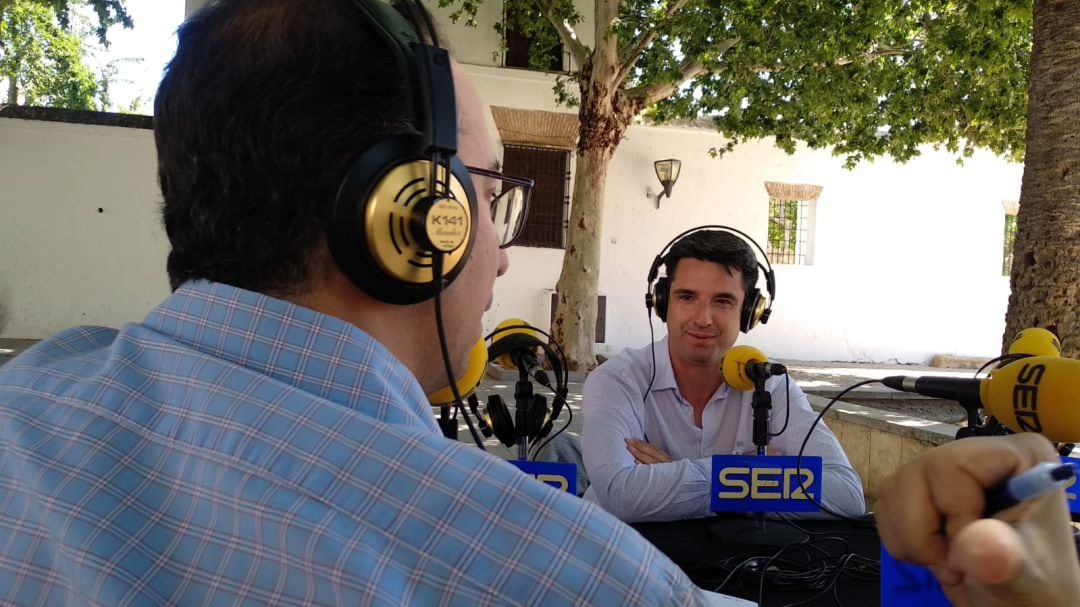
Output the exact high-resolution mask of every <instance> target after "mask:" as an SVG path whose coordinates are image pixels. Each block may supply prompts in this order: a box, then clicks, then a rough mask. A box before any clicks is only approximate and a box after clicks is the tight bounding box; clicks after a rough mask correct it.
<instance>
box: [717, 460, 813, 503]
mask: <svg viewBox="0 0 1080 607" xmlns="http://www.w3.org/2000/svg"><path fill="white" fill-rule="evenodd" d="M798 461H799V458H797V457H795V456H790V455H766V456H757V455H714V456H713V458H712V483H711V485H712V500H711V510H712V511H713V512H816V511H817V510H818V507H817V506H815V505H814V502H813V501H811V498H813V500H815V501H818V502H820V501H821V458H820V457H813V456H805V457H803V458H802V461H801V463H799V464H798V465H796V464H797V462H798ZM804 487H805V490H804V489H803V488H804ZM808 494H809V495H808Z"/></svg>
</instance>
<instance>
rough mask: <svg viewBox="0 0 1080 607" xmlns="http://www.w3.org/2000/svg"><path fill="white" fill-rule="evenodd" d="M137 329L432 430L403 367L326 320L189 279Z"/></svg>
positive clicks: (351, 330) (366, 338) (349, 329)
mask: <svg viewBox="0 0 1080 607" xmlns="http://www.w3.org/2000/svg"><path fill="white" fill-rule="evenodd" d="M144 324H145V325H146V326H148V327H149V328H151V329H154V330H156V331H158V332H160V333H163V334H166V335H168V336H170V337H172V338H174V339H176V340H178V341H180V342H183V343H185V344H187V345H189V346H191V347H193V348H194V349H196V350H199V351H201V352H203V353H205V354H208V355H210V356H214V357H216V358H220V359H223V360H226V361H229V362H232V363H234V364H237V365H240V366H243V367H246V368H248V369H251V370H254V371H256V372H259V373H262V374H264V375H268V376H270V377H273V378H274V379H277V380H279V381H282V382H285V383H287V384H290V385H292V386H295V387H297V388H299V389H301V390H304V391H305V392H308V393H311V394H315V395H317V396H320V397H322V398H326V399H327V400H330V401H333V402H335V403H337V404H339V405H343V406H346V407H349V408H351V409H355V410H358V411H361V412H363V413H366V414H369V415H373V416H375V417H378V418H380V419H383V420H384V421H404V419H403V417H402V414H403V413H404V414H405V416H404V417H405V418H411V419H413V420H415V421H419V422H421V423H422V425H425V426H430V427H435V420H434V416H433V415H432V413H431V406H430V405H429V404H428V402H427V397H426V396H425V395H424V391H423V389H422V388H421V387H420V384H419V382H418V381H417V380H416V377H415V376H413V374H412V373H411V372H410V371H409V369H408V368H407V367H406V366H405V365H404V364H402V363H401V361H399V360H398V359H397V358H396V357H394V355H393V354H391V353H390V351H389V350H387V349H386V347H384V346H383V345H382V344H381V343H379V342H378V341H376V340H375V339H374V338H373V337H371V336H370V335H368V334H367V333H365V332H364V331H362V330H360V329H359V328H357V327H356V326H355V325H352V324H350V323H347V322H345V321H343V320H341V319H338V318H335V317H333V316H329V315H327V314H322V313H320V312H316V311H314V310H311V309H308V308H304V307H301V306H297V305H294V304H291V303H289V302H287V301H283V300H280V299H275V298H273V297H269V296H266V295H262V294H260V293H255V292H252V291H247V290H244V289H240V288H237V287H233V286H230V285H226V284H221V283H215V282H208V281H194V282H188V283H185V284H184V285H182V286H181V287H180V288H179V289H177V290H176V292H174V293H173V294H172V295H171V296H169V297H168V298H167V299H165V301H164V302H162V303H161V305H159V306H158V307H157V308H155V309H154V310H153V311H152V312H151V313H150V314H149V315H148V316H147V317H146V320H145V321H144ZM402 407H404V408H405V409H407V411H402V410H401V408H402ZM416 416H419V419H416Z"/></svg>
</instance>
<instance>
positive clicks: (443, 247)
mask: <svg viewBox="0 0 1080 607" xmlns="http://www.w3.org/2000/svg"><path fill="white" fill-rule="evenodd" d="M425 219H426V221H425V223H424V231H425V232H426V233H427V237H428V240H429V241H430V242H431V244H432V246H434V247H435V248H436V249H437V250H439V251H442V252H443V253H449V252H451V251H454V250H457V248H458V247H460V246H461V245H462V244H464V243H465V238H466V237H468V235H469V215H468V213H466V212H465V207H463V206H462V205H461V203H460V202H458V201H456V200H454V199H452V198H440V199H439V200H436V201H435V203H434V204H432V205H431V208H430V209H428V212H427V214H426V215H425Z"/></svg>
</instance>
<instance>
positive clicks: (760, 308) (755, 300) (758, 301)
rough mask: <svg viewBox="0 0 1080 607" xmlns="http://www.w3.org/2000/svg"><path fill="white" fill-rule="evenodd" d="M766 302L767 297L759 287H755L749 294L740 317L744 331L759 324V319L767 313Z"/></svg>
mask: <svg viewBox="0 0 1080 607" xmlns="http://www.w3.org/2000/svg"><path fill="white" fill-rule="evenodd" d="M765 303H766V302H765V298H764V297H763V296H762V295H761V291H760V290H758V289H754V290H753V291H752V292H751V293H749V294H748V295H747V298H746V302H745V303H744V304H743V309H742V312H741V316H740V318H739V325H740V327H739V328H740V329H741V330H742V332H743V333H746V332H748V331H750V329H753V328H754V327H756V326H757V324H758V321H760V320H761V317H762V315H763V314H764V313H765Z"/></svg>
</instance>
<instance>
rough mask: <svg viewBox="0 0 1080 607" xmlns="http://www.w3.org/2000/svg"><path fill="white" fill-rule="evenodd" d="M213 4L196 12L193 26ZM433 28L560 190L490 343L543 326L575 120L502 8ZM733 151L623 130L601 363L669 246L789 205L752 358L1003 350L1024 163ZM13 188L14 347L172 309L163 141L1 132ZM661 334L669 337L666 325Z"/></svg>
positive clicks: (59, 131)
mask: <svg viewBox="0 0 1080 607" xmlns="http://www.w3.org/2000/svg"><path fill="white" fill-rule="evenodd" d="M431 4H432V5H435V4H436V3H434V2H432V3H431ZM197 5H201V2H200V1H199V0H188V2H187V6H188V10H189V12H190V10H192V9H193V8H194V7H195V6H197ZM433 10H434V12H435V14H436V17H437V19H438V20H439V21H440V26H441V28H442V31H443V35H444V37H445V38H447V39H449V41H450V42H449V45H450V47H451V50H452V51H453V53H454V55H455V56H456V57H457V58H458V60H459V61H461V62H462V63H463V64H465V67H466V71H467V72H469V73H470V74H471V75H472V77H473V79H474V80H475V82H476V83H477V85H478V87H479V89H480V92H481V95H482V96H483V97H484V99H485V101H486V102H487V103H489V104H490V105H491V106H492V110H493V111H492V116H493V119H492V133H493V134H496V133H497V134H499V135H500V136H501V137H500V138H501V140H502V142H503V144H504V147H503V153H504V164H505V165H507V171H508V172H512V171H513V169H514V167H515V166H517V167H520V166H522V165H523V163H525V164H529V166H534V167H537V168H536V169H534V170H537V171H543V172H545V175H546V176H544V177H542V179H543V180H544V183H545V186H544V192H543V193H541V192H539V191H538V192H537V194H538V199H537V200H534V207H533V208H534V214H533V216H532V217H531V218H530V221H531V222H532V225H530V232H529V235H530V236H529V237H530V241H531V243H532V245H533V246H517V247H515V248H513V249H511V251H510V270H509V272H508V273H507V274H506V275H505V276H504V277H503V278H502V279H501V280H500V281H498V282H497V284H496V287H495V288H496V294H495V303H494V305H493V307H492V310H491V312H490V314H489V316H488V318H487V324H488V328H492V327H494V325H495V324H496V323H497V322H499V321H500V320H502V319H503V318H506V317H520V318H524V319H525V320H527V321H530V322H533V323H536V324H538V325H540V326H547V323H548V318H549V315H550V301H551V293H552V291H553V289H554V286H555V282H556V280H557V279H558V275H559V269H560V266H561V261H562V249H561V248H559V247H558V243H559V242H560V241H561V240H562V222H564V221H565V217H566V216H567V214H568V203H569V193H570V192H571V191H572V190H571V186H572V180H573V165H574V162H573V160H574V159H573V147H574V134H575V123H576V116H575V114H574V113H573V110H569V109H567V108H563V107H558V106H556V104H555V102H554V94H553V93H552V85H553V83H554V79H555V77H554V76H553V75H549V74H544V73H539V72H534V71H530V70H526V69H520V68H513V67H504V64H505V63H507V62H508V59H507V53H504V52H501V51H500V50H499V49H500V41H499V39H498V37H497V35H496V33H495V31H494V30H493V28H492V24H493V23H494V22H495V21H496V20H498V18H499V17H500V14H501V10H502V7H501V2H499V1H498V0H488V1H487V2H486V3H485V4H484V6H483V7H482V9H481V11H480V14H479V15H478V18H477V21H478V26H477V27H475V28H469V27H466V26H465V25H464V24H454V23H450V21H449V19H448V12H447V11H446V10H445V9H443V10H440V9H433ZM583 13H585V14H588V12H586V11H583ZM591 32H592V27H591V24H590V23H588V22H586V23H585V24H583V25H582V26H581V28H580V29H579V33H580V35H581V37H582V39H583V41H584V42H585V43H586V44H591V36H592V34H591ZM511 51H513V49H511ZM564 61H569V59H568V58H567V57H564ZM509 63H514V58H513V57H511V58H510V59H509ZM723 143H724V140H723V139H722V138H721V137H720V135H719V134H717V133H716V132H715V131H712V130H709V129H702V128H691V127H677V126H662V127H654V126H644V125H637V126H633V127H631V128H630V129H629V130H628V131H627V136H626V139H625V141H624V142H623V143H622V145H621V146H620V147H619V149H618V152H617V153H616V155H615V157H614V160H613V162H612V165H611V168H610V171H609V174H608V183H607V191H606V202H605V217H604V226H603V253H602V262H601V271H600V285H599V287H600V293H601V294H602V295H603V297H604V314H603V319H602V323H603V332H602V333H603V343H601V344H600V345H599V346H598V352H601V353H611V352H613V351H616V350H618V349H620V348H623V347H628V346H640V345H642V344H644V343H646V342H647V340H648V339H649V324H648V322H647V320H646V310H645V307H644V294H645V291H646V283H645V277H646V273H647V271H648V268H649V265H650V263H651V262H652V259H653V257H654V256H655V255H656V254H657V252H658V251H659V250H660V249H661V248H662V247H663V246H664V244H665V243H667V241H668V240H669V239H670V238H671V237H672V236H673V235H675V234H676V233H678V232H681V231H682V230H685V229H687V228H690V227H693V226H696V225H700V224H709V223H717V224H724V225H729V226H732V227H736V228H738V229H740V230H742V231H744V232H747V233H749V234H751V235H752V236H754V238H755V239H757V240H758V242H759V243H761V245H762V246H768V244H769V243H768V242H767V234H768V226H769V222H770V202H773V203H774V204H773V213H772V214H773V215H774V220H776V219H777V218H776V217H775V215H776V210H777V204H776V203H777V202H781V201H788V202H787V204H788V205H789V208H792V209H797V212H796V213H795V215H794V217H795V221H794V222H791V221H790V217H789V218H788V223H787V224H786V226H785V227H786V229H789V230H793V232H791V233H794V234H795V242H796V246H795V248H794V249H788V248H787V247H786V245H785V247H784V250H781V251H779V253H782V254H784V255H785V256H786V258H787V261H788V262H787V263H776V264H775V269H776V275H777V298H776V304H775V306H774V308H773V315H772V320H771V321H770V322H769V324H768V325H764V326H760V327H758V328H757V329H755V330H754V331H753V332H752V333H751V334H750V335H748V336H745V337H743V338H742V341H743V342H746V343H751V344H753V345H755V346H757V347H759V348H761V349H763V350H764V351H765V352H767V353H768V354H769V355H770V356H772V357H775V358H781V359H789V360H846V361H872V362H893V361H897V362H913V363H923V362H926V361H927V360H928V359H929V358H930V357H931V356H933V355H935V354H952V355H960V356H984V357H990V356H993V355H995V354H996V353H997V352H998V350H999V348H1000V343H1001V337H1002V331H1003V330H1004V316H1005V309H1006V305H1007V299H1008V293H1009V286H1008V277H1007V275H1006V274H1007V271H1006V270H1007V260H1006V259H1005V252H1006V246H1005V244H1006V239H1007V232H1008V230H1009V227H1010V226H1015V221H1014V219H1009V217H1013V218H1014V217H1015V211H1016V204H1015V201H1016V200H1017V199H1018V198H1019V192H1020V179H1021V174H1022V171H1023V167H1022V166H1021V165H1018V164H1015V163H1009V162H1007V161H1005V160H1002V159H1000V158H997V157H995V156H993V155H991V154H989V153H986V152H979V153H977V154H976V155H975V156H974V157H973V158H970V159H967V160H966V161H965V162H964V164H963V165H957V163H956V161H955V158H954V157H953V156H952V155H951V154H949V153H946V152H935V151H933V150H931V149H927V150H925V151H924V153H923V155H922V156H920V157H918V158H916V159H914V160H912V161H910V162H908V163H907V164H897V163H894V162H891V161H889V160H887V159H879V160H878V161H875V162H864V163H862V164H860V165H858V166H857V167H856V168H855V169H854V170H850V171H849V170H845V169H843V168H842V166H841V165H842V158H838V157H833V156H832V155H831V154H830V153H829V152H828V151H820V150H818V151H814V150H807V149H800V150H799V151H798V152H797V153H796V154H794V155H788V154H786V153H784V152H783V151H780V150H779V149H777V148H775V147H774V146H773V145H772V144H771V142H770V141H766V140H760V141H754V142H750V143H746V144H743V145H740V146H738V147H737V148H736V149H735V150H734V151H733V152H731V153H729V154H727V155H725V156H723V157H722V158H719V159H714V158H712V157H711V156H710V155H709V154H708V151H709V149H710V148H714V147H720V146H721V145H722V144H723ZM664 158H678V159H680V160H681V161H682V171H681V174H680V177H679V179H678V182H677V183H676V184H675V186H674V189H673V192H672V195H671V196H670V197H665V198H663V199H662V200H660V202H659V204H658V203H657V193H658V192H659V191H660V184H659V182H658V181H657V179H656V176H655V174H654V171H653V162H654V161H656V160H659V159H664ZM528 176H532V177H534V178H537V179H541V177H539V176H537V175H528ZM0 184H3V185H2V186H0V217H2V218H3V219H2V221H0V337H13V338H23V337H28V338H38V337H43V336H45V335H47V334H49V333H52V332H54V331H57V330H59V329H62V328H65V327H68V326H71V325H74V324H102V325H108V326H118V325H120V324H123V323H124V322H127V321H130V320H133V319H139V318H141V317H142V316H143V315H144V314H145V313H146V311H147V310H149V309H150V307H152V306H153V305H154V304H156V303H157V302H158V301H159V300H160V299H162V298H163V297H164V296H165V295H166V294H167V293H168V285H167V279H166V277H165V270H164V268H165V256H166V253H167V247H168V243H167V241H166V239H165V237H164V233H163V230H162V229H161V225H160V221H159V220H158V216H157V213H158V205H159V203H160V199H161V196H160V192H159V191H158V189H157V183H156V174H155V158H154V146H153V137H152V133H151V132H150V131H148V130H145V129H138V128H122V127H116V126H101V125H87V124H68V123H58V122H46V121H38V120H27V119H23V118H0ZM790 205H794V206H790ZM780 208H783V206H782V205H781V207H780ZM785 242H790V241H787V240H785ZM653 324H654V326H655V331H656V335H657V336H659V335H662V334H663V331H664V327H663V325H662V324H660V323H659V322H658V321H656V320H655V319H654V320H653Z"/></svg>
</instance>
